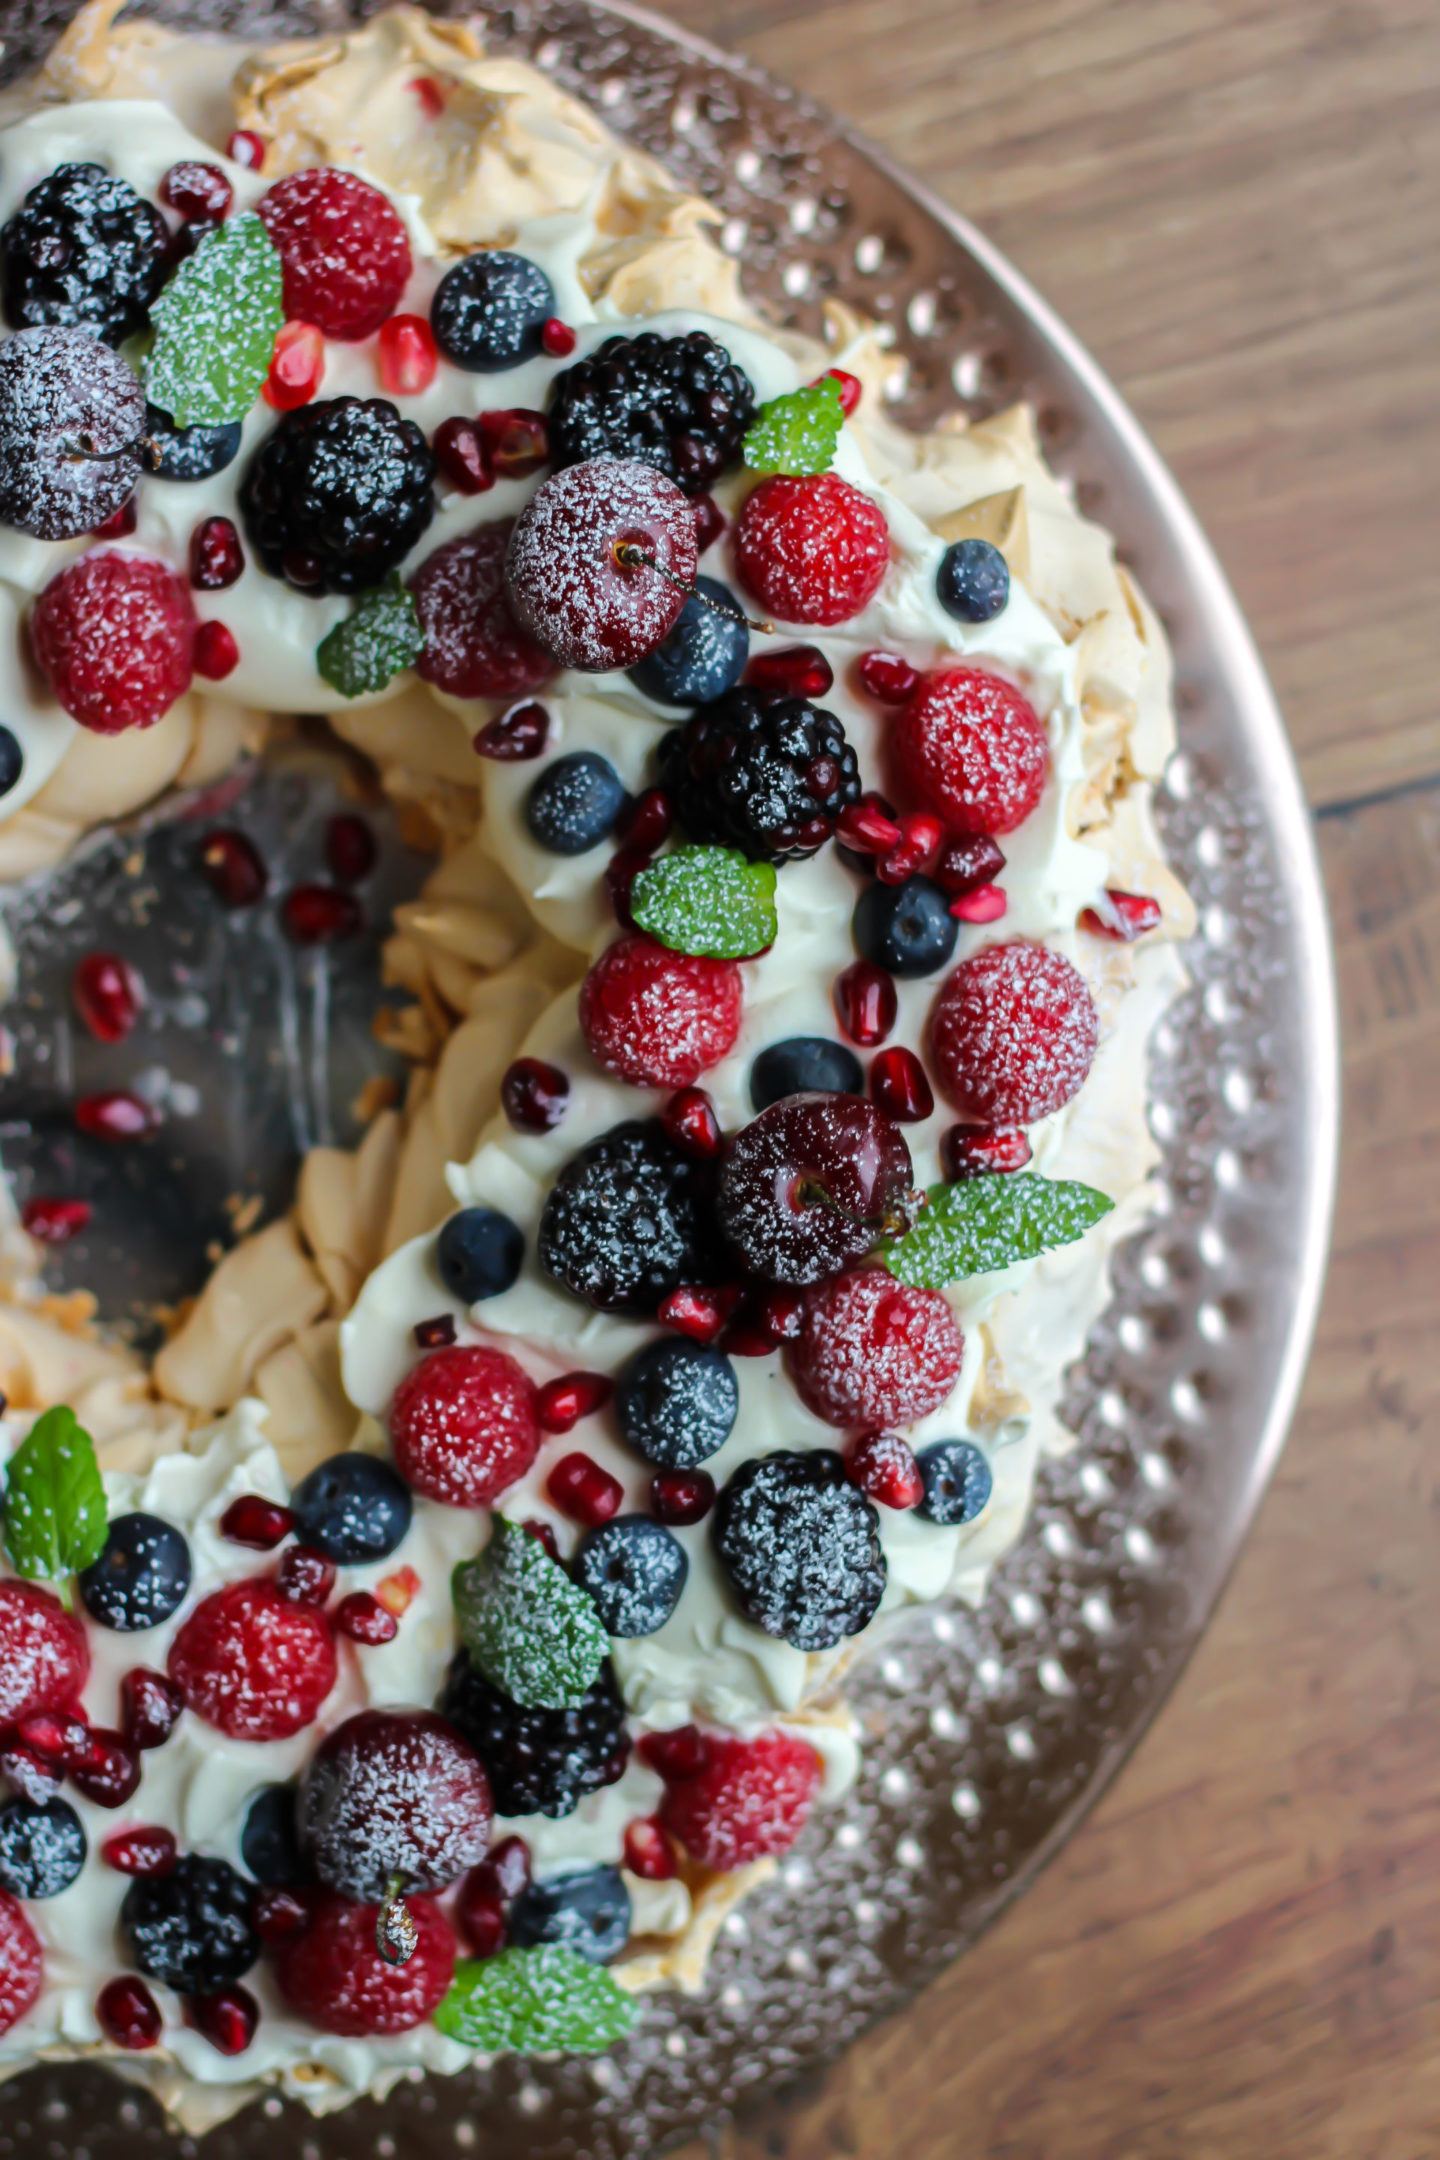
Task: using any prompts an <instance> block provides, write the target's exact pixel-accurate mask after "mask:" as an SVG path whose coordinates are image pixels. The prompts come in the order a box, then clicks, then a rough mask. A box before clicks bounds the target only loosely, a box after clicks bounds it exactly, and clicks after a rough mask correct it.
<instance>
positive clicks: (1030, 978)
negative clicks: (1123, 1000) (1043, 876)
mask: <svg viewBox="0 0 1440 2160" xmlns="http://www.w3.org/2000/svg"><path fill="white" fill-rule="evenodd" d="M1099 1039H1100V1022H1099V1019H1098V1017H1097V1015H1096V1011H1095V1001H1094V999H1093V998H1092V997H1091V995H1090V992H1089V990H1088V989H1087V988H1086V985H1085V978H1084V976H1083V975H1081V974H1080V972H1079V971H1078V969H1076V968H1073V967H1072V966H1071V965H1070V962H1069V961H1068V960H1067V959H1065V958H1064V957H1063V955H1062V954H1060V953H1056V952H1050V951H1048V950H1047V948H1046V947H1045V946H1043V945H1029V944H1025V943H1023V942H1017V943H1014V944H1009V945H989V946H987V947H986V949H985V951H984V952H979V953H975V954H974V955H973V956H972V957H971V958H970V959H969V960H964V961H962V962H961V964H960V966H959V967H958V968H956V970H955V972H954V974H953V975H951V976H949V977H948V978H947V980H946V981H945V982H944V983H943V984H942V986H941V989H940V995H939V996H938V997H937V998H936V1000H935V1005H934V1009H933V1011H932V1012H931V1015H930V1058H931V1063H932V1064H933V1066H934V1068H935V1072H936V1076H937V1078H938V1079H939V1082H940V1092H941V1093H942V1094H943V1095H944V1097H945V1099H946V1101H947V1102H949V1103H951V1104H952V1105H953V1106H954V1108H955V1109H957V1110H958V1111H960V1112H961V1114H962V1115H963V1116H965V1117H970V1118H976V1119H979V1120H981V1121H982V1122H983V1123H985V1124H987V1125H1002V1126H1004V1125H1030V1124H1033V1123H1034V1121H1035V1119H1036V1118H1042V1117H1048V1116H1049V1115H1050V1113H1051V1112H1052V1111H1054V1110H1059V1109H1060V1108H1062V1107H1063V1105H1064V1104H1065V1103H1067V1102H1069V1100H1070V1098H1071V1096H1072V1095H1074V1094H1076V1093H1077V1092H1078V1091H1079V1088H1080V1086H1081V1084H1082V1083H1083V1081H1084V1079H1085V1075H1086V1074H1087V1073H1088V1072H1089V1070H1090V1064H1091V1060H1092V1059H1093V1058H1094V1055H1095V1045H1096V1043H1097V1042H1098V1041H1099Z"/></svg>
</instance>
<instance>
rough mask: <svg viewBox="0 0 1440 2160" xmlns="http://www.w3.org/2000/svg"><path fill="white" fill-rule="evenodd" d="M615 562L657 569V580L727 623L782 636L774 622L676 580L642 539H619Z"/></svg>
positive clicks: (626, 566) (624, 566) (633, 567)
mask: <svg viewBox="0 0 1440 2160" xmlns="http://www.w3.org/2000/svg"><path fill="white" fill-rule="evenodd" d="M615 560H616V562H617V563H618V564H619V565H620V568H621V569H622V570H653V571H654V572H655V575H656V577H662V578H664V580H665V582H666V584H667V585H673V586H674V587H675V590H676V592H682V593H684V595H685V597H686V599H687V600H698V601H699V602H700V605H701V607H706V608H709V610H710V612H711V614H712V615H723V616H724V618H725V620H726V622H733V623H740V624H742V625H743V627H744V628H745V629H746V630H754V631H757V632H758V633H759V634H760V636H762V637H777V636H778V635H779V632H778V631H777V630H776V628H775V625H774V623H773V622H756V621H755V619H754V618H753V616H750V615H741V614H740V613H739V612H738V610H736V609H735V608H730V607H726V606H725V605H724V603H723V602H722V601H719V600H712V599H711V598H710V595H709V594H708V593H703V592H701V590H700V588H699V586H698V585H697V584H696V583H695V581H694V580H693V578H692V579H686V578H681V577H676V575H675V573H674V571H673V570H667V569H666V568H665V565H664V564H663V563H661V562H657V561H656V559H655V557H654V555H653V554H651V553H650V552H649V551H648V550H647V549H645V548H643V547H641V545H640V543H639V541H638V540H617V541H616V543H615Z"/></svg>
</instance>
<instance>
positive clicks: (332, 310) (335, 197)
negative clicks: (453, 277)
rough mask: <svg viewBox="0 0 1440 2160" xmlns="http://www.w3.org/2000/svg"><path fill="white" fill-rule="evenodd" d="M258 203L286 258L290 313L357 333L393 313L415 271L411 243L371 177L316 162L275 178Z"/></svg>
mask: <svg viewBox="0 0 1440 2160" xmlns="http://www.w3.org/2000/svg"><path fill="white" fill-rule="evenodd" d="M257 208H258V209H259V212H260V217H261V220H262V222H263V223H264V226H265V230H266V231H267V232H268V233H269V235H270V238H271V239H272V240H273V241H274V243H275V245H276V247H277V248H278V249H279V251H280V260H281V261H282V263H283V264H284V265H285V313H286V314H287V315H288V316H290V317H292V318H298V319H299V320H300V321H302V322H308V323H314V325H315V327H316V328H317V329H318V330H323V331H324V333H325V335H326V337H332V338H349V339H354V338H364V337H369V336H370V334H371V332H372V331H375V330H378V329H379V328H380V325H381V323H383V322H384V320H385V318H386V316H387V315H390V314H393V312H394V310H395V309H396V307H398V305H399V303H400V295H401V294H402V293H403V292H404V290H405V285H406V281H407V279H408V278H409V276H410V242H409V241H408V239H407V238H406V236H405V227H404V226H403V224H402V223H401V222H400V219H399V218H398V217H397V216H396V214H395V212H394V210H392V209H391V207H390V204H389V203H388V202H387V201H386V199H385V197H384V196H383V195H382V194H381V193H380V190H379V189H378V188H375V187H372V186H371V185H370V183H369V181H368V180H361V179H359V178H358V177H357V176H356V175H355V174H354V173H348V172H337V171H336V170H335V169H334V168H333V167H330V166H319V167H312V168H311V169H310V170H308V171H306V172H297V173H289V174H287V175H286V177H285V179H283V180H277V181H276V183H275V185H274V187H272V188H270V189H269V190H268V192H267V193H266V194H264V195H262V196H261V198H260V201H259V203H258V205H257Z"/></svg>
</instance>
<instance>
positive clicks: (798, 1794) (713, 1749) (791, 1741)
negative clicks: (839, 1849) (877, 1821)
mask: <svg viewBox="0 0 1440 2160" xmlns="http://www.w3.org/2000/svg"><path fill="white" fill-rule="evenodd" d="M704 1757H705V1759H704V1767H703V1768H702V1769H701V1770H700V1772H699V1774H698V1775H697V1776H695V1777H688V1778H681V1779H679V1780H677V1781H676V1782H675V1783H673V1784H672V1785H671V1786H670V1787H669V1790H668V1791H667V1792H666V1795H665V1802H664V1805H663V1807H662V1808H661V1810H660V1820H661V1822H662V1823H663V1824H664V1826H665V1828H666V1829H667V1830H668V1831H669V1832H670V1835H671V1836H672V1837H674V1838H678V1839H679V1841H680V1843H681V1844H682V1845H683V1846H684V1847H685V1850H686V1851H687V1852H688V1853H689V1855H690V1857H691V1859H692V1860H695V1861H698V1862H699V1864H700V1866H701V1867H707V1868H714V1869H716V1870H717V1872H720V1873H724V1872H726V1871H727V1870H729V1869H731V1868H738V1867H747V1866H748V1865H749V1863H750V1862H751V1861H752V1860H764V1859H768V1858H770V1857H771V1856H772V1855H773V1854H775V1853H783V1852H788V1851H789V1850H790V1847H791V1846H792V1845H793V1844H794V1843H795V1840H796V1838H797V1837H799V1835H800V1832H801V1831H802V1830H803V1829H804V1827H805V1819H806V1817H807V1816H808V1815H809V1813H810V1809H811V1806H812V1804H813V1802H814V1799H815V1793H816V1789H817V1787H818V1786H819V1783H820V1771H821V1763H820V1757H819V1756H818V1755H817V1754H816V1752H815V1750H814V1748H813V1747H811V1746H810V1744H809V1742H808V1741H805V1740H797V1739H796V1738H795V1737H794V1735H793V1734H791V1733H783V1732H762V1733H760V1734H758V1735H757V1736H756V1738H755V1739H753V1740H730V1739H725V1738H722V1737H721V1736H720V1735H718V1734H711V1735H707V1738H706V1747H705V1751H704Z"/></svg>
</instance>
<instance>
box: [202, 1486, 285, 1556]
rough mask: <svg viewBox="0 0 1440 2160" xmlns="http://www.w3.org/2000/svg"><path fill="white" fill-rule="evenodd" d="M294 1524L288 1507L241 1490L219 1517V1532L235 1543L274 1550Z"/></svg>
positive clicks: (283, 1540)
mask: <svg viewBox="0 0 1440 2160" xmlns="http://www.w3.org/2000/svg"><path fill="white" fill-rule="evenodd" d="M294 1528H295V1517H294V1516H293V1515H292V1514H291V1512H290V1510H289V1508H288V1507H281V1506H280V1504H279V1502H278V1501H276V1500H266V1499H263V1498H262V1497H261V1495H260V1494H259V1493H241V1495H240V1497H239V1499H238V1500H232V1501H231V1503H230V1505H229V1507H227V1508H226V1510H225V1512H224V1514H223V1515H222V1516H221V1518H220V1535H221V1537H223V1538H226V1539H228V1541H229V1542H230V1544H232V1545H248V1546H250V1547H251V1549H252V1550H253V1551H255V1552H273V1551H274V1550H275V1547H276V1546H277V1545H283V1544H284V1542H285V1540H286V1538H287V1537H289V1535H290V1533H291V1531H292V1530H293V1529H294Z"/></svg>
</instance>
